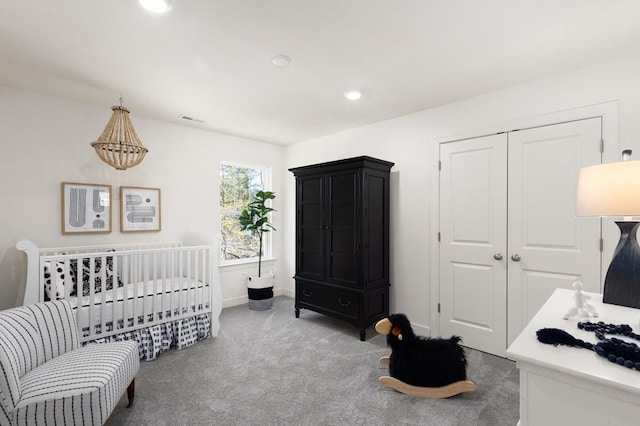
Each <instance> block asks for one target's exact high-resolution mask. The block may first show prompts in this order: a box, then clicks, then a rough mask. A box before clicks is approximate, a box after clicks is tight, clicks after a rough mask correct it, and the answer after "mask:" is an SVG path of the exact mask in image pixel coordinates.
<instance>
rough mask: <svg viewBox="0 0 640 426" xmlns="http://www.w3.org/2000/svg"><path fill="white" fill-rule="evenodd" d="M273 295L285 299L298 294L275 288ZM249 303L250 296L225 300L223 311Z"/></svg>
mask: <svg viewBox="0 0 640 426" xmlns="http://www.w3.org/2000/svg"><path fill="white" fill-rule="evenodd" d="M273 295H274V297H275V296H285V297H290V298H292V299H293V298H295V296H296V294H295V292H294V291H292V290H287V289H281V288H274V289H273ZM248 303H249V296H241V297H234V298H231V299H224V300H223V301H222V309H224V308H231V307H233V306H239V305H247V304H248Z"/></svg>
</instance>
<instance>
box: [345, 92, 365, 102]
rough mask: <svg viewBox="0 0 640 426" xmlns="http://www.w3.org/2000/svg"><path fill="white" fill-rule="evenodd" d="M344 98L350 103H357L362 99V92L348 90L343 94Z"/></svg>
mask: <svg viewBox="0 0 640 426" xmlns="http://www.w3.org/2000/svg"><path fill="white" fill-rule="evenodd" d="M344 97H345V98H347V99H349V100H350V101H357V100H358V99H360V98H361V97H362V92H361V91H359V90H349V91H348V92H344Z"/></svg>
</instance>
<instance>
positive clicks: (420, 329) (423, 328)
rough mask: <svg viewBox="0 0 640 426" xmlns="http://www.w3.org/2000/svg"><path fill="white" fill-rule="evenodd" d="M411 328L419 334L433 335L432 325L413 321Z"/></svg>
mask: <svg viewBox="0 0 640 426" xmlns="http://www.w3.org/2000/svg"><path fill="white" fill-rule="evenodd" d="M411 328H413V332H414V333H415V334H416V335H417V336H424V337H431V327H427V326H426V325H420V324H415V323H411Z"/></svg>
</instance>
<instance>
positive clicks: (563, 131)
mask: <svg viewBox="0 0 640 426" xmlns="http://www.w3.org/2000/svg"><path fill="white" fill-rule="evenodd" d="M600 140H601V118H599V117H598V118H591V119H588V120H579V121H572V122H568V123H562V124H555V125H552V126H544V127H537V128H534V129H528V130H521V131H517V132H511V133H509V177H508V182H509V194H508V199H509V205H508V211H509V222H508V226H509V229H508V247H509V253H508V255H509V256H508V267H507V270H508V277H507V282H508V288H507V292H508V295H509V297H508V336H509V339H508V342H507V346H508V345H509V344H511V342H513V340H514V339H515V338H516V337H517V336H518V334H520V332H521V331H522V329H523V328H524V326H525V325H527V323H528V322H529V321H530V320H531V318H533V316H534V315H535V314H536V312H538V310H539V309H540V308H541V307H542V305H543V304H544V302H546V301H547V299H548V298H549V297H550V296H551V294H552V293H553V291H554V290H555V289H556V288H567V289H571V288H572V284H573V282H574V281H577V280H579V281H581V282H582V284H583V285H584V290H585V291H589V292H594V293H601V287H600V257H601V255H600V235H601V230H600V219H599V218H586V217H576V215H575V199H576V188H577V181H578V172H579V170H580V168H582V167H585V166H591V165H594V164H600V162H601V155H602V154H601V152H600Z"/></svg>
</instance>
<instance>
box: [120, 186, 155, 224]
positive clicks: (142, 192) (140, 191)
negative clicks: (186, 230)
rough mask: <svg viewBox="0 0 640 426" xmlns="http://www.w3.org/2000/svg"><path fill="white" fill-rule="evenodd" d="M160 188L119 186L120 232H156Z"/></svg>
mask: <svg viewBox="0 0 640 426" xmlns="http://www.w3.org/2000/svg"><path fill="white" fill-rule="evenodd" d="M160 217H161V216H160V188H141V187H137V186H121V187H120V232H158V231H160V230H161V221H160Z"/></svg>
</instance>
